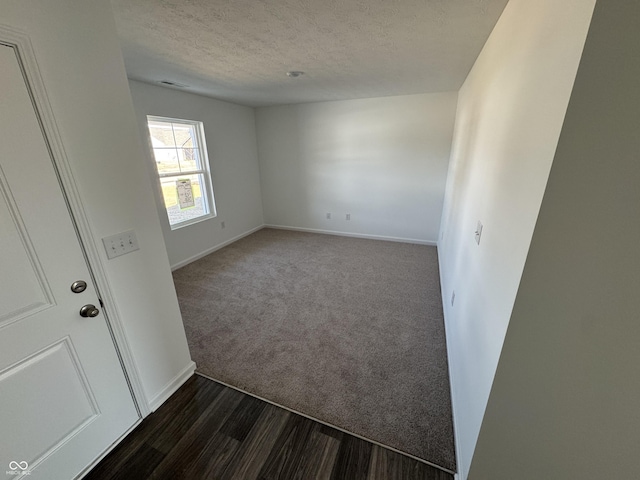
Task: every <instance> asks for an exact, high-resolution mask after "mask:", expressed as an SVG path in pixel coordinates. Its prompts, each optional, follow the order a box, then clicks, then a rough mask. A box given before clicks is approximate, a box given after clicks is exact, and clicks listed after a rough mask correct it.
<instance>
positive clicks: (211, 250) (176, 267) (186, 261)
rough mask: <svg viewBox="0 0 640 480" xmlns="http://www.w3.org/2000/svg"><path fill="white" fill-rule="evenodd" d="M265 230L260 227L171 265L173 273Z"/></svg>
mask: <svg viewBox="0 0 640 480" xmlns="http://www.w3.org/2000/svg"><path fill="white" fill-rule="evenodd" d="M263 228H264V225H260V226H259V227H256V228H252V229H251V230H249V231H247V232H244V233H241V234H240V235H237V236H235V237H233V238H230V239H229V240H227V241H225V242H222V243H219V244H218V245H215V246H213V247H211V248H207V249H206V250H205V251H204V252H200V253H198V254H197V255H194V256H192V257H189V258H187V259H186V260H183V261H181V262H178V263H176V264H175V265H171V271H172V272H173V271H174V270H177V269H179V268H182V267H184V266H185V265H188V264H190V263H191V262H195V261H196V260H199V259H200V258H202V257H206V256H207V255H209V254H210V253H213V252H215V251H216V250H220V249H221V248H224V247H226V246H227V245H230V244H232V243H233V242H235V241H238V240H240V239H241V238H243V237H246V236H247V235H251V234H252V233H255V232H257V231H258V230H262V229H263Z"/></svg>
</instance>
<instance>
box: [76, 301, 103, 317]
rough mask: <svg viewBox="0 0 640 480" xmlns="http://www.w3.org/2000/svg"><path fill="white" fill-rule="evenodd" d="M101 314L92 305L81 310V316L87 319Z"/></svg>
mask: <svg viewBox="0 0 640 480" xmlns="http://www.w3.org/2000/svg"><path fill="white" fill-rule="evenodd" d="M99 313H100V310H98V309H97V308H96V306H95V305H91V304H90V303H89V304H87V305H85V306H83V307H82V308H81V309H80V316H81V317H85V318H87V317H90V318H93V317H97V316H98V314H99Z"/></svg>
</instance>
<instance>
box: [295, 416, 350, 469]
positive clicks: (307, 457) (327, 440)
mask: <svg viewBox="0 0 640 480" xmlns="http://www.w3.org/2000/svg"><path fill="white" fill-rule="evenodd" d="M322 427H323V425H321V424H318V423H316V428H315V429H314V431H313V432H312V434H311V439H310V441H309V442H308V443H307V447H306V449H305V451H304V452H303V453H302V457H303V461H302V462H301V465H300V468H299V469H298V471H297V472H296V474H295V476H294V480H307V479H309V478H313V479H315V480H329V479H330V478H331V472H332V471H333V464H334V463H335V460H336V457H337V456H338V450H339V449H340V440H341V438H342V436H340V438H336V436H333V435H326V434H324V433H322V430H323V429H322Z"/></svg>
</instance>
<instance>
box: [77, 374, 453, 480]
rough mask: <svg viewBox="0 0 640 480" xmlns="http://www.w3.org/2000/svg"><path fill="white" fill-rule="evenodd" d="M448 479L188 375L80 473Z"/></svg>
mask: <svg viewBox="0 0 640 480" xmlns="http://www.w3.org/2000/svg"><path fill="white" fill-rule="evenodd" d="M134 478H135V479H138V480H142V479H165V478H166V479H189V480H198V479H216V480H226V479H238V480H251V479H260V480H263V479H264V480H268V479H287V480H288V479H301V480H304V479H340V480H343V479H345V480H358V479H362V480H382V479H389V480H394V479H403V480H409V479H412V480H413V479H420V480H453V475H451V474H449V473H446V472H443V471H441V470H439V469H437V468H434V467H431V466H429V465H425V464H424V463H421V462H418V461H416V460H413V459H412V458H409V457H406V456H404V455H401V454H399V453H396V452H393V451H391V450H387V449H386V448H383V447H380V446H378V445H374V444H372V443H369V442H367V441H364V440H361V439H359V438H356V437H354V436H351V435H348V434H346V433H343V432H341V431H339V430H336V429H333V428H330V427H327V426H326V425H323V424H321V423H318V422H314V421H313V420H309V419H308V418H306V417H303V416H301V415H297V414H295V413H292V412H289V411H288V410H285V409H282V408H280V407H276V406H274V405H271V404H269V403H267V402H263V401H261V400H258V399H256V398H254V397H251V396H249V395H245V394H243V393H241V392H238V391H236V390H234V389H232V388H228V387H226V386H224V385H221V384H219V383H217V382H214V381H212V380H209V379H206V378H204V377H201V376H198V375H195V376H193V377H192V378H191V379H189V380H188V381H187V382H186V383H185V384H184V385H183V386H182V387H181V388H180V389H179V390H178V391H177V392H176V393H175V394H174V395H173V396H172V397H171V398H170V399H169V400H168V401H167V402H166V403H165V404H164V405H162V407H160V408H159V409H158V410H157V411H156V412H154V413H153V414H151V415H149V416H148V417H147V418H146V419H144V421H143V422H142V423H141V424H140V425H139V426H138V427H137V428H136V429H135V430H134V431H133V432H132V433H131V434H130V435H129V436H127V437H126V438H125V439H124V440H123V441H122V443H121V444H120V445H118V447H116V448H115V449H114V450H113V451H112V452H111V453H110V454H109V455H108V456H107V457H105V458H104V460H102V461H101V462H100V463H99V464H98V465H97V466H96V467H95V468H94V469H93V470H92V471H91V472H89V474H88V475H87V476H86V477H85V480H99V479H100V480H107V479H109V480H115V479H134Z"/></svg>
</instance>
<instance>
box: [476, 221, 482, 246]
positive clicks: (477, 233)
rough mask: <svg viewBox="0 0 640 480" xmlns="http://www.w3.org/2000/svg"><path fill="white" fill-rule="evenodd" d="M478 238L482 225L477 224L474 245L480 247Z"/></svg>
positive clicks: (480, 235)
mask: <svg viewBox="0 0 640 480" xmlns="http://www.w3.org/2000/svg"><path fill="white" fill-rule="evenodd" d="M480 237H482V223H480V222H478V226H477V227H476V233H475V238H476V243H477V244H478V245H480Z"/></svg>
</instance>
